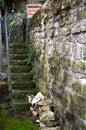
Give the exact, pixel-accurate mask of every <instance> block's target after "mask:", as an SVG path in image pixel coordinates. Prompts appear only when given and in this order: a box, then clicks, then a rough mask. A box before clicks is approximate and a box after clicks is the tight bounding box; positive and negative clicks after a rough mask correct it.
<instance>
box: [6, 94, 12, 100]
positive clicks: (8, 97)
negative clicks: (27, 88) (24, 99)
mask: <svg viewBox="0 0 86 130" xmlns="http://www.w3.org/2000/svg"><path fill="white" fill-rule="evenodd" d="M11 98H12V97H11V95H7V96H5V98H4V99H5V101H11Z"/></svg>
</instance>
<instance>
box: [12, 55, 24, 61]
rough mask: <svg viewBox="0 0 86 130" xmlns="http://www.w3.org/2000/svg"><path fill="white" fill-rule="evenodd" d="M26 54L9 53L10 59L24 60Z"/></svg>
mask: <svg viewBox="0 0 86 130" xmlns="http://www.w3.org/2000/svg"><path fill="white" fill-rule="evenodd" d="M25 58H26V54H10V60H20V59H21V60H25Z"/></svg>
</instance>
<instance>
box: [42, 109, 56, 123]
mask: <svg viewBox="0 0 86 130" xmlns="http://www.w3.org/2000/svg"><path fill="white" fill-rule="evenodd" d="M49 120H55V115H54V112H52V111H45V112H43V113H42V115H41V116H40V121H42V122H47V121H49Z"/></svg>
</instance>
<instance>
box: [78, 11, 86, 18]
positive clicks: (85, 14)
mask: <svg viewBox="0 0 86 130" xmlns="http://www.w3.org/2000/svg"><path fill="white" fill-rule="evenodd" d="M83 17H86V10H82V9H78V11H77V18H78V20H81V19H82V18H83Z"/></svg>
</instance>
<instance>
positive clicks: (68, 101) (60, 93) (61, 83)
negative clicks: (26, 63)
mask: <svg viewBox="0 0 86 130" xmlns="http://www.w3.org/2000/svg"><path fill="white" fill-rule="evenodd" d="M28 28H29V35H30V40H31V41H32V44H33V46H34V51H35V61H34V66H35V72H36V76H37V77H36V80H37V86H38V87H39V89H40V91H41V92H42V93H43V94H45V95H47V97H48V98H50V99H51V100H52V105H53V106H54V107H53V110H54V112H55V115H56V118H57V119H58V120H59V122H60V125H61V130H85V129H86V1H85V0H66V1H65V0H48V1H47V2H46V3H45V4H44V5H43V7H42V9H41V10H40V11H39V12H38V13H36V14H35V16H34V17H33V18H32V19H31V20H30V22H29V25H28Z"/></svg>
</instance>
